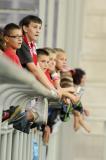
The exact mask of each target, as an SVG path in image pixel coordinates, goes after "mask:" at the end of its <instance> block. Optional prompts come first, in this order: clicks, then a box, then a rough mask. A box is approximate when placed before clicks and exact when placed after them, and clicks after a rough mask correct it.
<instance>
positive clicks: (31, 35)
mask: <svg viewBox="0 0 106 160" xmlns="http://www.w3.org/2000/svg"><path fill="white" fill-rule="evenodd" d="M41 27H42V25H41V24H39V23H35V22H31V23H30V24H29V25H28V26H23V30H24V32H25V34H26V36H27V38H28V40H29V41H30V42H32V41H34V42H36V41H37V40H38V37H39V35H40V32H41Z"/></svg>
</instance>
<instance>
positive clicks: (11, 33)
mask: <svg viewBox="0 0 106 160" xmlns="http://www.w3.org/2000/svg"><path fill="white" fill-rule="evenodd" d="M4 40H5V42H6V49H5V51H4V54H5V55H6V56H7V57H8V58H10V59H11V60H12V62H14V63H16V64H17V65H19V66H21V63H20V60H19V58H18V56H17V55H16V50H17V49H18V48H20V47H21V44H22V31H21V28H20V27H19V26H18V25H17V24H14V23H9V24H7V25H6V26H5V27H4Z"/></svg>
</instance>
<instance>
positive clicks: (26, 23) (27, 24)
mask: <svg viewBox="0 0 106 160" xmlns="http://www.w3.org/2000/svg"><path fill="white" fill-rule="evenodd" d="M20 26H21V27H22V30H23V34H24V36H23V43H22V46H21V48H20V49H19V50H17V55H18V56H19V58H20V61H21V64H22V65H23V66H24V67H26V68H27V69H28V70H29V71H30V72H32V74H33V75H34V76H35V77H37V78H38V79H39V81H40V82H41V83H43V84H44V85H45V86H46V87H47V88H48V89H50V90H52V91H53V90H54V89H55V88H54V86H53V85H52V83H50V82H49V80H48V79H47V77H46V76H45V74H44V73H43V72H42V70H41V69H40V67H39V65H37V53H36V42H37V40H38V37H39V34H40V32H41V27H42V20H41V19H40V18H39V17H36V16H34V15H28V16H26V17H24V18H23V19H22V20H21V21H20ZM55 93H56V90H55Z"/></svg>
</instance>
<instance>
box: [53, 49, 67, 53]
mask: <svg viewBox="0 0 106 160" xmlns="http://www.w3.org/2000/svg"><path fill="white" fill-rule="evenodd" d="M54 51H55V52H62V53H66V52H65V50H63V49H62V48H54Z"/></svg>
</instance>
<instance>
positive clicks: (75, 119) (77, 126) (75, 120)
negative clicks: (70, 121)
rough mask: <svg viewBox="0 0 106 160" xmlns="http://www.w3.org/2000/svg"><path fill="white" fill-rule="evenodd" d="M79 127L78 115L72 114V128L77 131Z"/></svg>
mask: <svg viewBox="0 0 106 160" xmlns="http://www.w3.org/2000/svg"><path fill="white" fill-rule="evenodd" d="M80 127H81V125H80V123H79V117H78V116H76V115H74V130H75V131H78V130H79V128H80Z"/></svg>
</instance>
